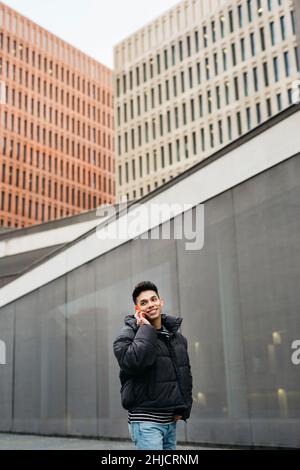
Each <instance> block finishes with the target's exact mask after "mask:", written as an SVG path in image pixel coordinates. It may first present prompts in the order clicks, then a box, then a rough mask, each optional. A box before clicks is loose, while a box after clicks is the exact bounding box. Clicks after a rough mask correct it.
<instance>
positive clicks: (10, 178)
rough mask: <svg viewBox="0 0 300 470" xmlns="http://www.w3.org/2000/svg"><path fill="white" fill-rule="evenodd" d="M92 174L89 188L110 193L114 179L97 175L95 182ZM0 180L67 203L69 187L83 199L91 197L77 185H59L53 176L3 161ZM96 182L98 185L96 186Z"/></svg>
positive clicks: (90, 194) (73, 203)
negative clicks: (73, 186)
mask: <svg viewBox="0 0 300 470" xmlns="http://www.w3.org/2000/svg"><path fill="white" fill-rule="evenodd" d="M93 176H94V178H93V183H92V184H90V185H89V186H90V188H91V189H93V192H95V191H97V192H98V191H103V192H104V193H106V191H108V193H109V194H112V190H113V189H114V181H113V180H112V179H111V178H109V177H108V178H107V177H106V176H101V175H99V176H98V182H97V180H96V175H93ZM0 181H1V182H2V183H3V184H4V183H6V184H9V185H13V186H14V188H20V189H24V190H25V189H26V190H28V191H31V192H36V193H37V194H39V195H42V196H46V197H49V198H50V199H51V198H54V199H55V200H60V201H61V202H65V203H67V204H69V202H70V200H69V193H71V189H72V194H75V191H77V193H78V194H79V196H78V197H80V198H81V193H82V195H83V201H85V200H86V198H87V197H89V198H90V197H92V193H87V192H86V191H84V190H81V189H79V188H77V187H76V189H75V188H69V186H66V185H65V184H60V185H59V184H58V182H56V181H53V178H50V176H48V177H44V176H41V175H40V173H33V172H27V171H20V169H19V168H14V167H13V166H11V165H9V166H7V165H6V164H5V163H2V167H1V178H0ZM73 181H74V180H73ZM97 183H98V186H97V187H96V184H97ZM74 197H75V196H74ZM74 197H73V196H72V202H71V203H72V205H75V202H73V201H74V200H75V199H74ZM94 197H96V196H94ZM83 207H84V208H85V202H83Z"/></svg>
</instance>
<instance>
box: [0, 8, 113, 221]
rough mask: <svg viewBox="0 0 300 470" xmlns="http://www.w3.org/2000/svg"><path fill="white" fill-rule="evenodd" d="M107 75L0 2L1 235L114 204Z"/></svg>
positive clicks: (102, 68) (105, 70)
mask: <svg viewBox="0 0 300 470" xmlns="http://www.w3.org/2000/svg"><path fill="white" fill-rule="evenodd" d="M114 174H115V172H114V122H113V95H112V71H111V70H110V69H109V68H107V67H105V66H104V65H102V64H100V63H99V62H97V61H95V60H94V59H92V58H90V57H89V56H87V55H86V54H84V53H82V52H80V51H79V50H78V49H76V48H74V47H72V46H71V45H69V44H68V43H66V42H64V41H62V40H61V39H59V38H58V37H56V36H54V35H53V34H51V33H49V32H48V31H46V30H45V29H43V28H41V27H40V26H38V25H37V24H35V23H33V22H32V21H30V20H28V19H27V18H26V17H24V16H22V15H20V14H19V13H17V12H16V11H15V10H12V9H11V8H9V7H7V6H6V5H4V4H3V3H1V2H0V227H1V226H3V227H25V226H28V225H32V224H34V223H41V222H46V221H49V220H54V219H57V218H60V217H65V216H68V215H74V214H78V213H80V212H82V211H85V210H90V209H93V208H95V207H97V206H98V205H99V204H103V203H104V204H105V203H113V202H115V176H114Z"/></svg>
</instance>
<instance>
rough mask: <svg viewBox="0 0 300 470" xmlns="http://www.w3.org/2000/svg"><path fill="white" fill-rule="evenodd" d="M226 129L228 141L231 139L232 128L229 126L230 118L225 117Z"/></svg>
mask: <svg viewBox="0 0 300 470" xmlns="http://www.w3.org/2000/svg"><path fill="white" fill-rule="evenodd" d="M227 129H228V140H231V139H232V126H231V117H230V116H227Z"/></svg>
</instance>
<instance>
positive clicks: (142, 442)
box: [128, 421, 176, 450]
mask: <svg viewBox="0 0 300 470" xmlns="http://www.w3.org/2000/svg"><path fill="white" fill-rule="evenodd" d="M128 428H129V433H130V436H131V439H132V441H133V443H134V445H135V447H136V448H137V449H138V450H144V449H149V450H174V449H176V423H175V421H174V423H171V424H159V423H154V422H148V421H143V422H140V423H131V424H128Z"/></svg>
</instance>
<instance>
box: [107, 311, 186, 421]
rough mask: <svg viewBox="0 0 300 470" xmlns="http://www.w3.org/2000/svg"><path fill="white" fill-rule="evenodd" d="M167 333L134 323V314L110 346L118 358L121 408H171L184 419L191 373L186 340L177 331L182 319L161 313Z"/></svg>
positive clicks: (138, 409)
mask: <svg viewBox="0 0 300 470" xmlns="http://www.w3.org/2000/svg"><path fill="white" fill-rule="evenodd" d="M161 318H162V325H163V326H164V328H166V329H167V330H168V332H169V335H166V334H164V333H161V332H159V331H157V330H155V328H154V327H152V326H151V325H142V326H140V327H138V326H137V323H136V320H135V318H134V315H128V316H126V317H125V320H124V321H125V326H124V327H123V328H122V330H121V332H120V334H119V335H118V337H117V338H116V339H115V341H114V344H113V348H114V354H115V356H116V358H117V360H118V363H119V366H120V368H121V370H120V381H121V402H122V406H123V408H125V409H126V410H131V411H133V410H134V411H151V410H152V411H154V410H155V411H163V410H170V409H171V410H174V411H176V413H175V414H179V415H182V419H184V420H186V419H188V418H189V416H190V412H191V407H192V375H191V367H190V361H189V356H188V352H187V340H186V338H185V337H184V336H183V335H182V334H181V333H179V332H178V328H179V327H180V325H181V322H182V319H181V318H175V317H172V316H169V315H164V314H163V315H162V316H161Z"/></svg>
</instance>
